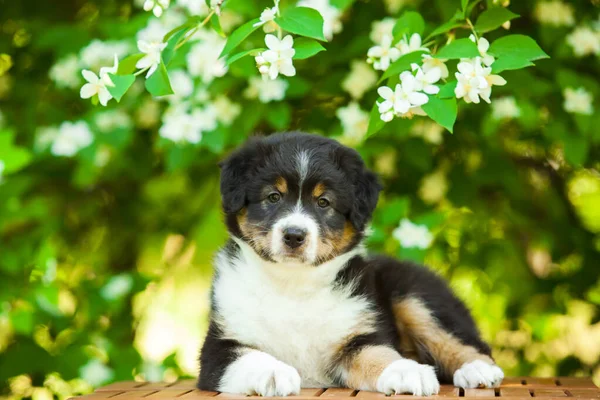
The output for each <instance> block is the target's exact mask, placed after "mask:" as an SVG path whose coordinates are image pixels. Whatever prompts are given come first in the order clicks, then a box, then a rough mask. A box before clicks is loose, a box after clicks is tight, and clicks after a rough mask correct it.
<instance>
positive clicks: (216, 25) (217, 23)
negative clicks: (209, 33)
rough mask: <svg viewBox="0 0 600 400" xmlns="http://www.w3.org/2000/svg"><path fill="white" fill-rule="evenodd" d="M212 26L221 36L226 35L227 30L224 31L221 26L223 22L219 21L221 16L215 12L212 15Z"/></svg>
mask: <svg viewBox="0 0 600 400" xmlns="http://www.w3.org/2000/svg"><path fill="white" fill-rule="evenodd" d="M210 26H212V28H213V29H214V30H215V32H217V33H218V34H219V36H221V37H226V35H225V32H223V28H221V22H220V21H219V16H218V15H217V14H216V13H215V14H213V15H212V17H210Z"/></svg>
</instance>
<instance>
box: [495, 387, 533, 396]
mask: <svg viewBox="0 0 600 400" xmlns="http://www.w3.org/2000/svg"><path fill="white" fill-rule="evenodd" d="M500 397H531V393H530V392H529V389H527V388H525V387H500Z"/></svg>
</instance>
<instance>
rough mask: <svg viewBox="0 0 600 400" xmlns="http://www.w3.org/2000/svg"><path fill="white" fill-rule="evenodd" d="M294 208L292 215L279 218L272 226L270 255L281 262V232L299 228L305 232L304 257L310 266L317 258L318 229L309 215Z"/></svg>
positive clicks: (282, 245)
mask: <svg viewBox="0 0 600 400" xmlns="http://www.w3.org/2000/svg"><path fill="white" fill-rule="evenodd" d="M298 208H299V207H296V210H294V212H293V213H292V214H289V215H287V216H285V217H283V218H281V219H280V220H279V221H277V223H276V224H275V225H274V226H273V235H272V236H271V254H272V256H273V259H275V260H276V261H283V260H281V259H280V258H281V256H282V255H283V253H284V243H283V234H284V233H283V232H284V231H285V229H287V228H292V227H294V228H300V229H303V230H305V231H306V239H305V241H306V244H305V245H304V246H305V250H304V257H305V258H306V261H307V263H309V264H312V263H314V262H315V260H316V258H317V245H318V243H319V227H318V225H317V222H316V221H315V220H314V219H312V218H311V217H310V215H308V214H305V213H303V212H302V211H301V210H299V209H298Z"/></svg>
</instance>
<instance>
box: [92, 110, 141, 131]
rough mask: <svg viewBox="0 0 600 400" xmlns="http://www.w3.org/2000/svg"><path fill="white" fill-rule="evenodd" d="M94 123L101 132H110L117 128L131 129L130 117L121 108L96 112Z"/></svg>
mask: <svg viewBox="0 0 600 400" xmlns="http://www.w3.org/2000/svg"><path fill="white" fill-rule="evenodd" d="M94 123H95V124H96V126H97V127H98V130H99V131H100V132H102V133H108V132H112V131H114V130H116V129H119V128H124V129H131V127H132V126H133V122H132V121H131V117H129V114H127V113H126V112H125V111H123V110H121V109H115V110H109V111H105V112H101V113H99V114H96V116H95V118H94Z"/></svg>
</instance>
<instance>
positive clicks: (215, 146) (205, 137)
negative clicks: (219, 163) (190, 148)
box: [201, 129, 225, 154]
mask: <svg viewBox="0 0 600 400" xmlns="http://www.w3.org/2000/svg"><path fill="white" fill-rule="evenodd" d="M201 143H202V145H203V146H206V147H208V149H209V150H210V151H212V152H213V153H215V154H220V153H221V152H222V151H223V149H224V148H225V133H224V132H223V130H222V129H215V130H213V131H211V132H204V133H203V134H202V142H201Z"/></svg>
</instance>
